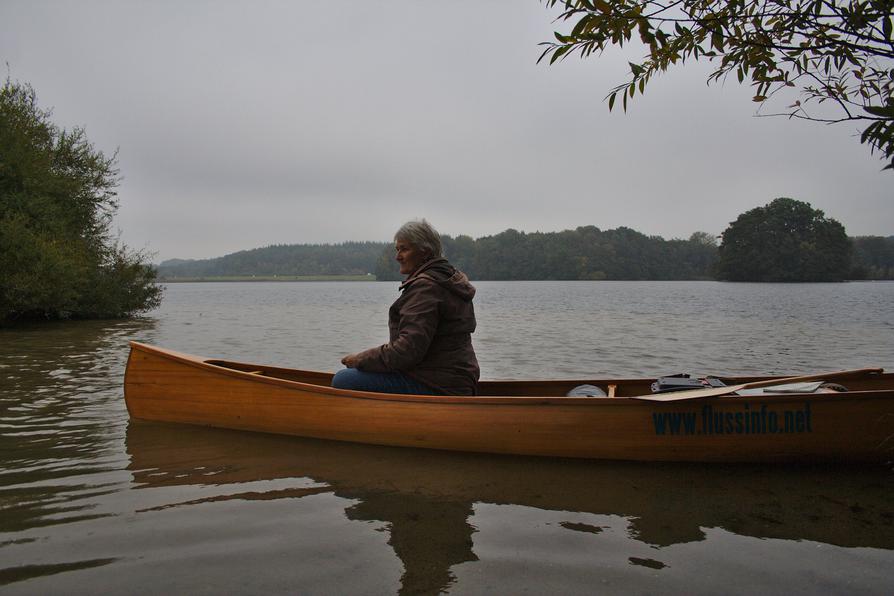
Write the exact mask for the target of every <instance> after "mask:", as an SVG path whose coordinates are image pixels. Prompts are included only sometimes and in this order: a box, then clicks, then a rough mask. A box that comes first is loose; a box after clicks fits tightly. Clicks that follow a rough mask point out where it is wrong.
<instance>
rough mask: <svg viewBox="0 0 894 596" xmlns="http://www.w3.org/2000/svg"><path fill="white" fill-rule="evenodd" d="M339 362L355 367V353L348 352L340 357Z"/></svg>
mask: <svg viewBox="0 0 894 596" xmlns="http://www.w3.org/2000/svg"><path fill="white" fill-rule="evenodd" d="M341 363H342V364H344V365H345V366H347V367H348V368H357V354H348V355H347V356H345V357H344V358H342V359H341Z"/></svg>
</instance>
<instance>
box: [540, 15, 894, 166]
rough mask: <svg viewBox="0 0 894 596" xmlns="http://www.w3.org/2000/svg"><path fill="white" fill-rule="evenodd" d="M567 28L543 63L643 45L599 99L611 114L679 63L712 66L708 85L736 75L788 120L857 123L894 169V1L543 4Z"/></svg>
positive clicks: (757, 97)
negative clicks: (776, 103) (789, 99)
mask: <svg viewBox="0 0 894 596" xmlns="http://www.w3.org/2000/svg"><path fill="white" fill-rule="evenodd" d="M545 3H546V5H547V6H548V7H554V6H557V5H560V6H561V7H562V13H561V14H560V15H559V17H558V18H557V22H560V23H565V24H570V25H571V30H570V31H569V32H567V33H561V32H558V31H557V32H556V33H555V41H549V42H544V43H543V44H542V45H543V46H545V48H544V51H543V53H542V54H541V56H540V61H543V60H547V59H548V60H549V63H550V64H552V63H554V62H556V61H557V60H561V59H564V58H567V57H568V56H570V55H573V54H578V55H579V56H580V57H582V58H587V57H589V56H591V55H593V54H594V53H597V54H598V53H601V52H602V51H603V50H605V49H606V48H608V47H610V46H619V47H623V46H624V45H625V44H628V45H629V44H630V43H635V42H634V40H636V41H638V42H641V43H642V44H643V45H644V46H645V47H646V48H647V53H646V54H645V56H644V57H643V59H642V60H641V61H640V62H630V77H629V79H628V80H627V81H625V82H624V83H622V84H620V85H618V86H616V87H614V88H612V89H611V90H610V91H609V93H608V95H607V96H606V99H607V100H608V108H609V110H612V109H613V108H614V105H615V103H616V100H617V99H618V97H619V96H620V98H621V103H622V106H623V108H624V110H625V111H626V109H627V102H628V100H629V99H632V98H633V97H634V96H635V95H636V94H637V93H640V94H642V93H644V92H645V88H646V86H647V85H648V83H649V81H650V80H651V79H652V77H653V76H654V75H656V74H658V73H661V72H664V71H667V70H668V69H669V68H670V67H672V66H675V65H678V64H680V65H682V64H684V63H685V62H686V60H709V61H712V62H714V63H715V64H716V68H715V69H714V71H713V72H712V73H711V74H710V75H709V76H708V81H709V82H716V81H718V80H724V79H726V78H728V77H729V76H730V75H734V76H735V77H736V79H737V80H738V82H739V83H743V84H744V83H745V81H746V80H747V81H749V83H750V84H751V85H752V86H753V87H754V89H755V94H754V98H753V99H754V101H755V102H757V103H760V104H762V106H763V105H764V104H765V103H766V102H768V101H769V100H770V99H772V98H774V97H775V96H777V95H780V94H784V93H785V92H794V93H795V94H796V96H797V97H796V99H794V102H793V103H791V104H789V105H788V106H787V107H786V108H785V109H784V110H783V111H781V112H778V113H772V114H762V115H765V116H787V117H789V118H795V119H803V120H811V121H815V122H824V123H830V124H833V123H842V122H857V123H859V124H860V125H861V126H863V128H862V134H861V137H860V141H861V142H862V143H864V144H866V145H868V146H869V148H870V151H871V152H872V153H876V152H878V153H879V154H880V155H881V157H882V159H883V160H884V161H885V162H886V166H885V169H892V170H894V99H892V91H894V39H892V33H894V23H892V10H894V0H857V1H853V2H838V1H836V0H730V1H724V0H676V1H670V2H658V1H655V0H545Z"/></svg>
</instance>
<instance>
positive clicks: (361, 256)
mask: <svg viewBox="0 0 894 596" xmlns="http://www.w3.org/2000/svg"><path fill="white" fill-rule="evenodd" d="M385 248H390V249H391V252H393V251H394V249H393V245H391V244H389V243H385V242H344V243H341V244H275V245H271V246H266V247H264V248H255V249H251V250H243V251H239V252H235V253H232V254H229V255H225V256H223V257H218V258H216V259H202V260H170V261H165V262H163V263H162V264H161V265H159V267H158V274H159V275H160V276H161V277H162V279H174V278H178V277H210V276H230V277H232V276H252V275H258V276H264V277H272V276H274V275H277V276H306V275H366V274H367V273H372V272H373V271H374V270H375V267H376V265H375V263H376V259H378V258H379V256H380V255H381V254H382V251H383V250H385Z"/></svg>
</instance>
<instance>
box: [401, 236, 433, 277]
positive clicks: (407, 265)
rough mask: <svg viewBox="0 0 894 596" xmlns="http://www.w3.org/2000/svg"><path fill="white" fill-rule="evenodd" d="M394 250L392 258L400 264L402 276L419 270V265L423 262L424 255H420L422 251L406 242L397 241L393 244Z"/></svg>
mask: <svg viewBox="0 0 894 596" xmlns="http://www.w3.org/2000/svg"><path fill="white" fill-rule="evenodd" d="M394 250H395V252H396V253H397V254H396V255H395V257H394V258H395V259H396V260H397V262H398V263H400V272H401V274H402V275H409V274H410V273H413V272H414V271H416V269H418V268H419V265H421V264H422V263H424V262H425V255H423V254H422V251H420V250H419V249H418V248H416V247H415V246H414V245H412V244H410V243H409V242H407V241H406V240H397V241H396V242H395V243H394Z"/></svg>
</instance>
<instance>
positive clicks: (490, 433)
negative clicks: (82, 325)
mask: <svg viewBox="0 0 894 596" xmlns="http://www.w3.org/2000/svg"><path fill="white" fill-rule="evenodd" d="M331 378H332V375H331V374H329V373H321V372H310V371H302V370H297V369H285V368H275V367H268V366H259V365H254V364H245V363H240V362H231V361H224V360H210V359H204V358H200V357H196V356H190V355H187V354H181V353H178V352H173V351H170V350H165V349H161V348H157V347H153V346H148V345H145V344H140V343H137V342H133V343H131V354H130V358H129V360H128V364H127V373H126V376H125V399H126V401H127V407H128V410H129V412H130V415H131V416H132V417H133V418H138V419H146V420H157V421H166V422H179V423H187V424H198V425H206V426H215V427H221V428H232V429H241V430H252V431H261V432H270V433H279V434H289V435H298V436H304V437H313V438H321V439H335V440H341V441H352V442H359V443H371V444H379V445H393V446H404V447H425V448H433V449H449V450H457V451H477V452H491V453H510V454H524V455H547V456H561V457H582V458H596V459H627V460H645V461H651V460H654V461H659V460H663V461H804V460H849V461H852V460H867V461H873V460H874V461H885V460H889V459H892V457H894V375H892V374H890V373H889V374H881V373H880V372H878V371H874V372H868V371H854V372H850V373H845V374H843V375H839V377H838V378H836V379H835V380H836V381H837V382H839V383H845V384H846V385H847V388H848V389H849V391H847V392H840V393H824V394H801V393H788V394H760V393H758V394H751V395H742V396H739V395H722V394H721V395H712V394H711V390H707V391H705V392H701V393H698V394H694V395H692V396H691V397H693V399H685V400H680V401H671V402H654V401H644V400H641V399H636V398H635V396H641V395H644V394H648V393H649V385H650V383H651V381H652V380H651V379H649V380H644V379H616V380H605V379H603V380H593V379H587V380H567V381H485V382H482V383H481V391H482V393H483V395H482V396H478V397H451V396H416V395H412V396H404V395H386V394H376V393H365V392H357V391H344V390H338V389H332V388H331V387H329V382H330V380H331ZM769 379H770V378H727V379H723V380H724V382H726V384H727V385H731V386H739V385H741V384H743V383H753V384H757V385H760V384H766V383H767V382H769ZM584 383H589V384H594V385H598V386H602V387H608V386H614V387H615V389H614V394H615V397H614V398H576V397H562V396H564V395H565V393H566V392H567V391H568V390H569V389H570V388H572V387H574V386H575V385H579V384H584ZM725 390H726V389H722V390H718V393H719V392H722V391H725ZM681 395H682V394H681Z"/></svg>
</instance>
